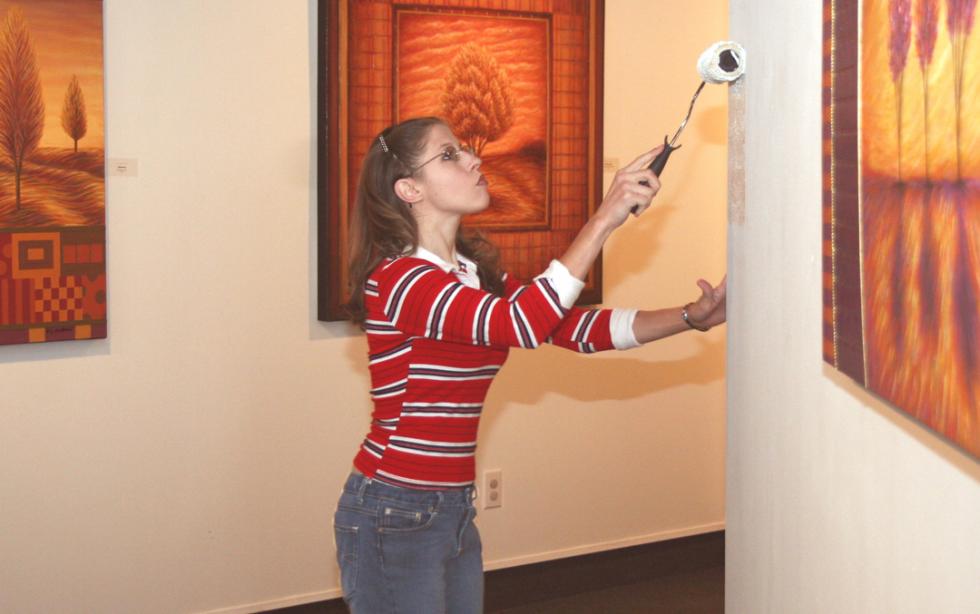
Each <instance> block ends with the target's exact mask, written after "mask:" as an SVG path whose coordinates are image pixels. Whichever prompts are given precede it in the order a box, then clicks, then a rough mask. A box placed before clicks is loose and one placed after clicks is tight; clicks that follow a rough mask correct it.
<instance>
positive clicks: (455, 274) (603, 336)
mask: <svg viewBox="0 0 980 614" xmlns="http://www.w3.org/2000/svg"><path fill="white" fill-rule="evenodd" d="M504 281H505V298H501V297H497V296H494V295H493V294H490V293H488V292H485V291H483V290H481V289H480V288H479V281H478V278H477V276H476V265H475V264H473V263H472V262H470V261H469V260H468V259H466V258H460V259H459V262H458V267H451V266H450V265H448V264H446V263H445V262H444V261H442V259H440V258H439V257H438V256H436V255H435V254H432V253H431V252H428V251H426V250H424V249H422V248H419V250H418V251H417V252H416V253H415V254H414V255H412V256H403V257H399V258H394V259H387V260H385V261H383V262H382V263H381V264H379V265H378V267H377V268H376V269H375V271H374V272H373V273H372V274H371V276H370V277H369V278H368V280H367V282H366V284H365V287H364V304H365V307H366V310H367V316H366V320H365V323H364V328H365V330H366V332H367V336H368V360H369V363H368V368H369V370H370V373H371V397H372V399H373V401H374V412H373V414H372V422H371V430H370V432H369V433H368V435H367V437H366V438H365V439H364V442H363V443H362V444H361V448H360V450H359V451H358V454H357V456H356V457H355V459H354V466H355V467H356V468H357V469H358V470H359V471H361V473H363V474H364V475H366V476H368V477H371V478H375V479H377V480H380V481H383V482H388V483H390V484H395V485H397V486H403V487H407V488H417V489H440V490H441V489H450V488H464V487H466V486H470V485H471V484H473V480H474V475H475V464H474V455H475V452H476V435H477V427H478V426H479V422H480V412H481V411H482V409H483V401H484V399H485V398H486V395H487V390H488V388H489V387H490V383H491V382H492V381H493V378H494V376H495V375H496V374H497V371H499V370H500V367H501V366H503V364H504V361H505V360H506V358H507V353H508V351H509V348H511V347H525V348H534V347H537V346H538V345H540V344H541V343H543V342H549V343H553V344H555V345H559V346H561V347H565V348H568V349H571V350H574V351H577V352H584V353H591V352H597V351H602V350H609V349H613V348H614V347H615V348H619V349H627V348H629V347H634V346H636V345H639V344H638V343H637V342H636V340H635V338H634V337H633V334H632V322H633V318H634V316H635V313H636V312H635V311H633V310H618V309H579V308H575V307H572V305H573V304H574V302H575V300H576V298H577V297H578V294H579V292H580V291H581V289H582V282H581V281H579V280H577V279H575V278H574V277H572V276H571V274H569V273H568V270H567V269H565V267H564V266H563V265H562V264H561V263H559V262H558V261H553V262H552V264H551V266H550V267H549V268H548V270H547V271H545V273H543V274H542V275H540V276H538V277H537V278H535V279H534V281H533V282H532V283H530V284H528V285H525V286H521V285H520V284H518V283H517V282H514V281H512V280H510V279H509V278H507V277H505V279H504Z"/></svg>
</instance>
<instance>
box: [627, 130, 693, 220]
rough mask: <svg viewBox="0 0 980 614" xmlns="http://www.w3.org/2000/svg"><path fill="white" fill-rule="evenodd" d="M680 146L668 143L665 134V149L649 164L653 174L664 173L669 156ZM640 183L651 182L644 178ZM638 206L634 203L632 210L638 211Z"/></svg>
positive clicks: (633, 211)
mask: <svg viewBox="0 0 980 614" xmlns="http://www.w3.org/2000/svg"><path fill="white" fill-rule="evenodd" d="M680 148H681V146H680V145H678V146H677V147H674V146H672V145H671V144H670V143H668V142H667V136H666V135H665V136H664V149H663V151H661V152H660V153H658V154H657V157H656V158H654V159H653V162H651V163H650V166H648V167H647V168H649V169H650V170H651V171H653V174H654V175H656V176H657V177H659V176H660V173H662V172H663V171H664V167H665V166H667V158H669V157H670V154H671V153H672V152H673V151H674V150H675V149H680ZM640 183H641V184H643V185H650V184H649V183H647V182H646V180H642V181H640ZM638 208H639V206H638V205H633V208H632V209H630V212H632V213H636V210H637V209H638Z"/></svg>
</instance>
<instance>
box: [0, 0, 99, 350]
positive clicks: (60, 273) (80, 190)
mask: <svg viewBox="0 0 980 614" xmlns="http://www.w3.org/2000/svg"><path fill="white" fill-rule="evenodd" d="M102 80H103V67H102V2H101V0H30V1H22V2H10V1H4V0H0V344H11V343H28V342H40V341H57V340H67V339H88V338H95V337H104V336H105V329H106V326H105V324H106V320H105V317H106V313H105V311H106V309H105V305H106V300H105V298H106V297H105V175H104V167H105V163H104V161H105V154H104V137H103V133H104V131H103V87H102Z"/></svg>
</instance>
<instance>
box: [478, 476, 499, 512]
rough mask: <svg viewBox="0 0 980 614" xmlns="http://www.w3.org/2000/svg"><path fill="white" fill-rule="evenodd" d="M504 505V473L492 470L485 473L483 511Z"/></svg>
mask: <svg viewBox="0 0 980 614" xmlns="http://www.w3.org/2000/svg"><path fill="white" fill-rule="evenodd" d="M503 504H504V472H503V471H502V470H501V469H492V470H490V471H484V472H483V509H485V510H486V509H490V508H491V507H500V506H502V505H503Z"/></svg>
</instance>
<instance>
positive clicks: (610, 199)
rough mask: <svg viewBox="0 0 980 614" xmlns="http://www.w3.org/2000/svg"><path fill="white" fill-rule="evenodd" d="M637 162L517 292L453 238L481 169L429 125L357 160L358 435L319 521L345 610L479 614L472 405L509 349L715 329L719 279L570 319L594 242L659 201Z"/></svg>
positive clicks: (477, 206) (491, 261) (478, 244)
mask: <svg viewBox="0 0 980 614" xmlns="http://www.w3.org/2000/svg"><path fill="white" fill-rule="evenodd" d="M659 151H660V148H657V149H654V150H652V151H649V152H647V153H645V154H643V155H642V156H640V157H639V158H637V159H636V160H634V161H633V162H632V163H630V164H629V166H627V167H626V168H625V169H623V170H621V171H620V172H618V173H617V174H616V177H615V179H614V180H613V182H612V186H611V187H610V189H609V192H608V193H607V194H606V196H605V198H604V199H603V201H602V204H601V205H600V206H599V208H598V210H597V211H596V212H595V214H594V215H593V216H592V218H591V219H590V220H589V221H588V222H587V223H586V224H585V226H584V227H583V228H582V230H581V231H580V232H579V234H578V236H577V237H576V238H575V240H574V241H573V242H572V244H571V246H570V247H569V248H568V250H567V251H566V252H565V253H564V254H563V255H562V256H561V257H560V258H559V259H558V260H553V261H552V262H551V264H550V266H549V267H548V269H547V270H546V271H544V272H543V273H542V274H541V275H539V276H538V277H537V278H535V279H534V280H533V281H532V282H531V283H530V284H528V285H524V286H522V285H520V284H519V283H518V282H516V281H515V280H513V279H511V278H509V277H508V276H507V275H506V274H503V273H501V271H499V270H498V268H497V257H496V251H495V249H494V248H493V247H492V246H491V245H490V244H489V243H488V242H486V241H485V240H483V239H481V238H478V237H467V236H465V235H464V234H463V233H462V232H461V229H460V220H461V219H462V217H463V216H464V215H467V214H470V213H477V212H479V211H483V210H484V209H486V207H487V205H488V204H489V202H490V196H489V194H488V192H487V182H486V180H485V178H484V177H483V175H482V174H481V173H480V159H479V158H478V157H477V156H476V155H474V154H473V153H472V152H470V151H469V150H467V149H464V148H463V147H462V146H461V145H460V143H459V141H458V139H456V137H455V136H454V135H453V133H452V131H451V130H450V129H449V127H448V126H447V125H446V124H445V123H444V122H442V121H441V120H439V119H437V118H420V119H413V120H408V121H406V122H403V123H401V124H398V125H396V126H393V127H391V128H388V129H386V130H384V131H383V132H382V133H381V134H380V135H379V136H378V137H377V138H376V139H375V140H374V142H373V144H372V145H371V148H370V150H369V151H368V153H367V156H366V158H365V161H364V167H363V171H362V174H361V179H360V183H359V185H358V193H357V200H356V203H355V209H354V212H353V216H352V221H351V247H352V249H351V265H350V266H351V269H350V272H351V289H352V297H351V301H350V304H349V309H350V311H351V315H352V317H353V320H354V321H355V322H359V323H361V324H362V326H363V328H364V330H365V331H366V332H367V336H368V351H369V370H370V372H371V386H372V388H371V396H372V398H373V401H374V413H373V416H372V418H373V420H372V424H371V429H370V432H369V433H368V435H367V437H366V438H365V439H364V442H363V443H362V445H361V448H360V450H359V451H358V454H357V456H356V458H355V459H354V467H355V469H354V471H353V472H352V473H351V476H350V477H349V479H348V480H347V483H346V485H345V487H344V491H343V493H342V495H341V498H340V502H339V504H338V508H337V513H336V516H335V518H334V528H335V536H336V540H337V558H338V562H339V564H340V568H341V584H342V587H343V591H344V599H345V600H346V601H347V603H348V605H349V606H350V608H351V611H352V612H354V613H355V614H359V613H362V612H363V613H371V614H379V613H386V612H410V613H418V614H438V613H451V614H468V613H478V612H481V611H482V607H483V565H482V559H481V545H480V537H479V535H478V533H477V530H476V527H475V525H474V524H473V519H474V517H475V515H476V511H475V509H474V506H473V498H474V496H475V495H474V486H473V485H474V476H475V468H474V452H475V448H476V432H477V425H478V423H479V418H480V411H481V409H482V403H483V399H484V398H485V396H486V392H487V389H488V387H489V386H490V382H491V381H492V380H493V377H494V375H495V374H496V373H497V371H498V369H500V367H501V365H502V364H503V362H504V360H505V359H506V357H507V352H508V349H509V348H510V347H526V348H533V347H537V346H538V345H539V344H540V343H542V342H549V343H553V344H557V345H560V346H563V347H566V348H569V349H572V350H575V351H579V352H586V353H588V352H595V351H601V350H608V349H613V348H618V349H627V348H630V347H635V346H638V345H641V344H643V343H646V342H648V341H653V340H655V339H660V338H663V337H666V336H668V335H673V334H675V333H679V332H681V331H684V330H688V329H690V328H696V329H698V330H708V329H709V328H711V327H712V326H714V325H716V324H719V323H721V322H723V321H724V320H725V282H724V280H723V281H722V282H721V284H720V285H719V286H718V287H712V286H711V285H710V284H709V283H707V282H706V281H704V280H699V281H698V285H699V286H700V288H701V291H702V294H701V296H700V298H698V299H697V300H696V301H695V302H693V303H688V304H687V305H686V306H685V307H677V308H672V309H662V310H658V311H634V310H618V309H614V310H610V309H602V310H585V309H578V308H575V307H573V305H574V303H575V300H576V299H577V297H578V295H579V292H580V291H581V290H582V287H583V285H584V284H583V283H582V281H580V280H582V279H584V278H585V276H586V274H587V273H588V270H589V268H590V267H591V266H592V263H593V262H594V260H595V258H596V256H597V255H598V254H599V251H600V249H601V248H602V245H603V243H604V242H605V240H606V239H607V238H608V237H609V236H610V235H611V234H612V232H613V231H614V230H616V229H617V228H618V227H620V226H621V225H622V224H623V222H625V221H626V218H627V217H628V216H629V215H630V213H631V209H633V208H634V207H635V210H634V214H635V215H640V214H642V213H643V211H644V210H646V208H647V207H648V206H649V205H650V202H651V200H652V199H653V197H654V195H655V194H656V193H657V191H658V190H659V189H660V182H659V181H658V179H657V177H656V175H654V174H653V172H652V171H650V170H648V169H647V165H649V164H650V162H651V161H652V160H653V158H654V157H655V156H656V155H657V153H659Z"/></svg>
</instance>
